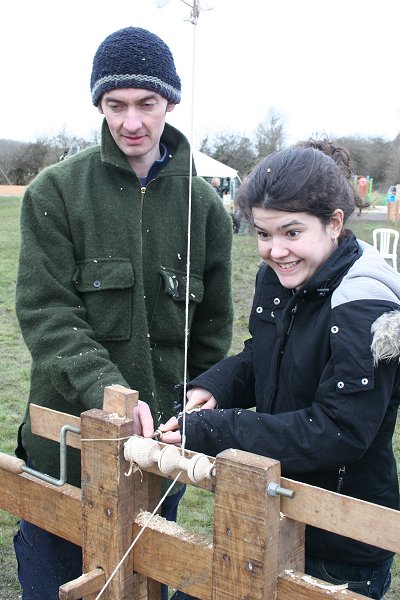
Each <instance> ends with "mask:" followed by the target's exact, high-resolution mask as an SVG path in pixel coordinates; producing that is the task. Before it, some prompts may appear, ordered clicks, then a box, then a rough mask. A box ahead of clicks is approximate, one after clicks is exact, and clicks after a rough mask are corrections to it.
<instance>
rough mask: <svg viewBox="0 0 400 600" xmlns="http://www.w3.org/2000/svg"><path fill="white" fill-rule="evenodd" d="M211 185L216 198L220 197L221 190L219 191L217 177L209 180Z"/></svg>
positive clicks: (219, 181)
mask: <svg viewBox="0 0 400 600" xmlns="http://www.w3.org/2000/svg"><path fill="white" fill-rule="evenodd" d="M211 185H212V186H213V188H214V190H215V191H216V192H217V194H218V196H220V197H221V196H222V190H221V180H220V178H219V177H213V178H212V179H211Z"/></svg>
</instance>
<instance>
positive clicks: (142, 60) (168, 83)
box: [90, 27, 181, 106]
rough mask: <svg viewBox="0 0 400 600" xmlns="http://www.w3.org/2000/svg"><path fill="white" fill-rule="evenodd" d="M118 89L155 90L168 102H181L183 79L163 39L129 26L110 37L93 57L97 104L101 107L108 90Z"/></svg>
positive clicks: (91, 85) (93, 97)
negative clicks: (101, 101) (100, 103)
mask: <svg viewBox="0 0 400 600" xmlns="http://www.w3.org/2000/svg"><path fill="white" fill-rule="evenodd" d="M116 88H140V89H145V90H151V91H153V92H156V93H157V94H160V96H163V98H166V99H167V100H168V102H171V103H173V104H178V103H179V102H180V100H181V80H180V78H179V76H178V74H177V72H176V69H175V64H174V59H173V56H172V53H171V51H170V49H169V48H168V46H167V45H166V44H165V42H163V40H162V39H161V38H159V37H158V36H156V35H155V34H154V33H151V32H150V31H147V30H146V29H141V28H139V27H126V28H125V29H120V30H119V31H115V32H114V33H112V34H111V35H109V36H108V37H106V39H105V40H104V41H103V42H102V43H101V44H100V46H99V47H98V49H97V52H96V54H95V56H94V59H93V69H92V76H91V78H90V89H91V93H92V101H93V104H94V105H95V106H97V105H98V104H99V102H100V100H101V97H102V96H103V94H104V92H108V91H110V90H114V89H116Z"/></svg>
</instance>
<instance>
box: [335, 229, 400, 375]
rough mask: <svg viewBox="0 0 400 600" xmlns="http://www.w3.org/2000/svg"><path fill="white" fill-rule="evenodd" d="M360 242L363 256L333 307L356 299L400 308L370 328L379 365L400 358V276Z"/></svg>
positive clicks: (375, 357) (373, 351) (350, 273)
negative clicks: (381, 361)
mask: <svg viewBox="0 0 400 600" xmlns="http://www.w3.org/2000/svg"><path fill="white" fill-rule="evenodd" d="M357 242H358V245H359V247H360V249H361V251H362V255H361V256H360V258H359V259H358V260H356V262H355V263H354V264H353V265H352V267H351V268H350V270H349V272H348V273H347V275H346V276H345V277H344V278H343V280H342V282H341V285H340V286H339V287H338V288H337V289H336V290H335V291H334V293H333V295H332V308H333V307H335V306H338V305H340V304H342V303H345V302H352V301H354V300H361V301H362V300H364V301H368V300H378V301H381V302H386V303H389V304H390V305H392V306H393V307H396V306H397V307H398V310H396V309H393V310H389V311H387V312H384V313H383V314H382V315H381V316H380V317H378V318H377V319H376V321H375V322H374V323H373V325H372V327H371V332H372V334H373V339H372V344H371V351H372V355H373V359H374V364H375V366H376V365H377V364H378V362H379V361H380V360H387V361H389V360H393V359H400V274H399V273H398V272H397V271H395V270H394V269H393V268H392V267H391V266H390V265H389V264H388V263H387V262H386V261H385V259H384V258H382V256H381V255H380V253H379V252H378V251H377V250H376V249H375V248H373V247H372V246H371V245H370V244H367V243H366V242H363V241H362V240H357ZM355 283H356V285H355Z"/></svg>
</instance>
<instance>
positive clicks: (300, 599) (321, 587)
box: [277, 571, 365, 600]
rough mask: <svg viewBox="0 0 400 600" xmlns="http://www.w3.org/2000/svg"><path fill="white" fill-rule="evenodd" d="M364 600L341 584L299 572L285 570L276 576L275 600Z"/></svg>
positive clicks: (363, 597)
mask: <svg viewBox="0 0 400 600" xmlns="http://www.w3.org/2000/svg"><path fill="white" fill-rule="evenodd" d="M328 598H329V600H365V596H362V595H361V594H356V593H355V592H351V591H350V590H348V589H343V587H342V586H335V585H331V584H329V583H327V582H326V581H322V580H321V579H316V578H315V577H310V576H309V575H305V574H304V573H301V572H296V571H287V572H286V573H282V574H281V575H279V577H278V595H277V600H328Z"/></svg>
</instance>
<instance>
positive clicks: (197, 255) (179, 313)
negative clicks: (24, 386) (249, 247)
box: [16, 122, 233, 485]
mask: <svg viewBox="0 0 400 600" xmlns="http://www.w3.org/2000/svg"><path fill="white" fill-rule="evenodd" d="M161 141H162V142H163V143H164V144H165V145H166V146H167V148H168V151H169V153H170V155H171V158H170V160H169V161H168V163H167V164H166V165H165V166H164V167H163V169H162V170H161V171H160V172H159V174H158V175H157V176H156V177H155V179H153V180H152V181H150V182H149V183H148V185H147V187H146V188H143V187H141V183H140V180H139V179H138V177H137V176H136V175H135V173H134V172H133V171H132V169H131V167H130V165H129V163H128V161H127V159H126V157H125V155H124V154H123V153H122V152H121V151H120V149H119V148H118V147H117V145H116V144H115V142H114V140H113V139H112V137H111V135H110V132H109V130H108V126H107V124H106V123H105V122H104V124H103V130H102V142H101V146H94V147H91V148H89V149H87V150H84V151H82V152H80V153H78V154H77V155H75V156H74V157H71V158H68V159H67V160H65V161H63V162H60V163H58V164H56V165H53V166H51V167H49V168H47V169H45V170H44V171H43V172H41V173H40V174H39V175H38V176H37V177H36V179H35V180H34V181H33V182H32V183H31V184H30V185H29V187H28V188H27V190H26V193H25V196H24V199H23V205H22V213H21V250H20V260H19V270H18V280H17V297H16V308H17V316H18V319H19V322H20V327H21V331H22V334H23V337H24V340H25V342H26V344H27V346H28V348H29V351H30V353H31V356H32V373H31V387H30V397H29V402H34V403H36V404H40V405H42V406H46V407H49V408H53V409H56V410H59V411H63V412H67V413H70V414H74V415H80V413H81V412H83V411H85V410H88V409H90V408H101V407H102V401H103V390H104V387H105V386H108V385H112V384H121V385H124V386H127V387H130V388H132V389H135V390H138V391H139V397H140V399H142V400H144V401H146V402H148V403H149V404H150V406H151V409H152V413H153V416H154V418H155V426H157V424H158V423H159V422H165V420H166V419H168V418H169V417H170V416H171V414H172V403H173V401H174V400H176V399H177V398H176V391H175V390H174V386H175V385H176V384H178V383H179V382H181V381H183V378H184V342H185V340H184V330H185V292H186V256H187V243H188V206H189V159H190V150H189V144H188V141H187V140H186V138H185V137H184V136H183V135H182V134H181V133H180V132H179V131H178V130H176V129H174V128H173V127H171V126H170V125H166V126H165V130H164V134H163V136H162V138H161ZM190 231H191V249H190V273H191V274H190V279H189V281H190V294H189V297H190V302H189V316H190V320H189V331H190V343H189V351H188V360H187V367H188V374H187V375H188V377H190V378H192V377H195V376H196V375H198V374H200V373H202V372H203V371H205V370H206V369H208V368H209V367H210V366H211V365H212V364H214V363H215V362H217V361H218V360H220V359H221V358H222V357H223V356H224V355H226V353H227V351H228V349H229V346H230V342H231V327H232V317H233V310H232V298H231V244H232V224H231V220H230V217H229V215H228V214H227V211H226V210H225V208H224V207H223V205H222V203H221V201H220V199H219V198H218V196H217V195H216V193H215V192H214V190H213V189H212V188H211V186H210V185H209V184H208V183H207V182H206V181H205V180H204V179H202V178H201V177H197V176H196V174H195V170H194V177H193V181H192V197H191V228H190ZM22 442H23V446H24V449H25V450H26V452H27V453H28V455H29V456H30V457H31V458H32V460H33V462H34V466H35V468H36V469H39V470H40V471H43V472H45V473H48V474H49V475H52V476H54V477H59V447H58V444H56V443H54V442H51V441H48V440H44V439H43V438H40V437H38V436H35V435H33V434H32V433H31V431H30V423H29V414H28V412H27V414H26V417H25V419H24V425H23V427H22ZM68 452H69V454H68V482H69V483H72V484H74V485H80V461H79V453H78V452H76V451H75V450H73V449H68Z"/></svg>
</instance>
